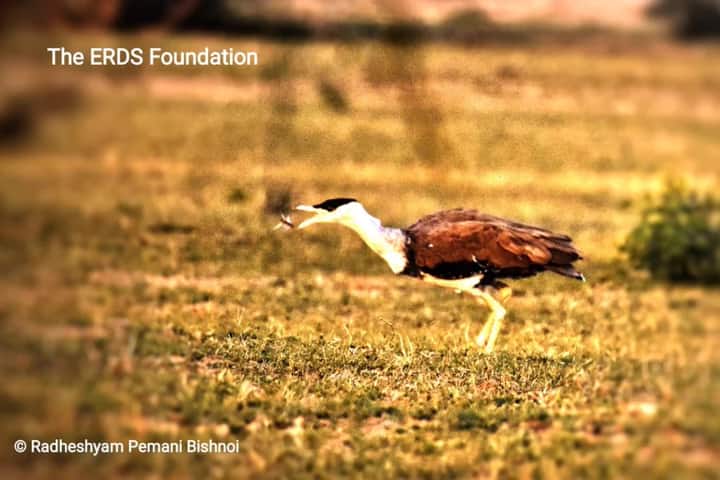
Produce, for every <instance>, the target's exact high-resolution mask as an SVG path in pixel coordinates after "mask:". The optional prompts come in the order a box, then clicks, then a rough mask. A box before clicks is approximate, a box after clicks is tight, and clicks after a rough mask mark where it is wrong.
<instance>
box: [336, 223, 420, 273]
mask: <svg viewBox="0 0 720 480" xmlns="http://www.w3.org/2000/svg"><path fill="white" fill-rule="evenodd" d="M340 223H341V224H342V225H345V226H346V227H348V228H351V229H353V230H355V231H356V232H357V234H358V235H360V238H362V239H363V241H364V242H365V243H366V244H367V245H368V247H370V248H371V249H372V251H373V252H375V253H377V254H378V255H380V256H381V257H382V258H383V259H384V260H385V261H386V262H387V264H388V265H389V266H390V269H391V270H392V271H393V273H400V272H402V271H403V270H404V269H405V266H406V265H407V257H406V256H405V234H404V233H403V231H402V230H400V229H399V228H389V227H383V226H382V223H380V220H378V219H377V218H375V217H373V216H372V215H370V214H369V213H367V212H366V211H365V210H364V209H358V210H356V212H354V214H353V215H352V216H350V217H346V218H343V219H342V220H341V221H340Z"/></svg>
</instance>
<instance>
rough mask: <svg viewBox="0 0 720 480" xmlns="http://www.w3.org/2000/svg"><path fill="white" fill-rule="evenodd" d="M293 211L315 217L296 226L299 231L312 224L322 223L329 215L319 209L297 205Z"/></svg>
mask: <svg viewBox="0 0 720 480" xmlns="http://www.w3.org/2000/svg"><path fill="white" fill-rule="evenodd" d="M295 210H299V211H301V212H310V213H314V214H315V216H313V217H310V218H308V219H306V220H305V221H303V222H301V223H300V224H299V225H298V226H297V228H299V229H302V228H307V227H309V226H310V225H312V224H314V223H323V222H325V221H327V220H326V218H327V215H328V214H329V212H326V211H325V210H322V209H320V208H315V207H311V206H309V205H298V206H297V207H295Z"/></svg>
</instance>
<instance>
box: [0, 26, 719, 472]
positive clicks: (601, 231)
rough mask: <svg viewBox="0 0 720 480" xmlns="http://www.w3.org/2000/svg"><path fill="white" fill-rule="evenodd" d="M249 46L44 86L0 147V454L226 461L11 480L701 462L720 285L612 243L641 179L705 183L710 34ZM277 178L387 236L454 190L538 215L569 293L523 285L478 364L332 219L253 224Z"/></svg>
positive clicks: (632, 215)
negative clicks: (161, 442) (621, 40)
mask: <svg viewBox="0 0 720 480" xmlns="http://www.w3.org/2000/svg"><path fill="white" fill-rule="evenodd" d="M72 41H73V42H76V44H78V45H82V44H84V43H87V42H93V41H97V40H92V39H87V38H77V39H72ZM112 41H114V42H118V43H122V42H127V39H113V40H112ZM158 41H162V42H166V43H169V44H170V45H173V44H183V45H186V44H189V42H191V40H187V39H171V40H166V39H163V40H158ZM195 41H199V40H195ZM208 41H211V42H213V43H215V42H217V43H222V42H223V41H222V40H208ZM228 44H232V45H233V46H237V43H236V42H228ZM258 50H259V51H260V54H261V61H262V63H263V66H262V68H260V69H256V70H243V71H242V72H224V73H222V74H221V75H216V74H206V73H203V72H201V71H193V72H184V73H188V75H183V74H182V73H183V72H181V71H172V70H170V71H163V72H151V71H145V72H144V73H143V74H142V75H140V76H138V77H134V76H129V77H128V78H125V77H123V78H122V79H120V80H118V78H117V74H115V75H113V74H112V73H110V74H108V73H107V72H102V73H98V72H87V71H82V70H79V71H73V72H65V73H62V74H61V73H58V77H56V78H67V79H70V80H71V81H72V82H74V83H75V84H77V85H84V83H83V82H85V81H87V82H88V83H87V85H89V90H88V92H87V95H86V96H85V97H84V100H83V102H82V105H81V106H80V107H78V108H77V109H76V110H73V111H70V112H67V113H54V114H51V115H48V116H47V117H42V118H41V120H40V121H39V123H38V124H37V126H36V128H35V130H34V131H33V132H32V136H31V137H29V138H28V139H27V140H26V141H25V142H24V143H22V144H19V145H14V146H12V147H7V148H5V149H4V150H2V151H0V171H1V175H0V208H1V211H2V218H3V221H2V224H0V242H1V244H0V267H1V268H2V269H3V272H4V275H3V278H2V280H0V282H1V283H0V288H1V289H2V292H3V294H2V295H0V317H1V318H2V319H3V322H2V336H1V337H0V338H1V340H0V346H1V347H2V351H3V362H2V366H0V371H1V372H2V375H3V389H2V394H1V395H2V396H1V397H0V400H1V401H2V404H3V409H2V423H3V429H2V436H3V442H4V444H5V445H9V444H10V443H9V442H10V441H11V440H14V439H15V438H43V439H52V438H56V437H62V438H64V439H67V440H70V439H82V438H86V437H87V438H90V439H95V440H98V439H108V440H123V439H127V438H144V439H167V440H171V439H176V438H215V439H233V440H234V439H239V440H240V441H241V444H242V452H241V453H240V454H238V455H229V456H228V455H226V456H223V455H203V456H197V457H193V456H190V455H174V456H173V455H170V456H157V455H156V456H134V455H117V456H112V457H97V458H92V457H79V456H72V457H69V456H44V457H38V456H29V455H24V456H19V455H14V454H12V453H10V451H9V450H8V449H3V451H2V452H1V453H0V456H2V458H3V459H4V462H3V464H4V465H5V466H4V467H2V468H3V469H4V470H6V473H7V474H8V475H16V476H20V475H22V476H23V477H38V478H41V477H48V476H54V477H58V476H68V477H77V476H109V477H127V476H130V477H146V476H148V475H157V476H159V475H167V476H173V477H193V476H200V475H203V476H208V475H209V476H213V477H228V478H230V477H232V478H237V477H240V478H282V477H287V476H292V477H294V478H297V477H307V478H332V477H336V476H345V477H355V478H388V477H423V478H432V477H462V478H468V477H476V478H581V477H583V478H584V477H588V478H607V477H614V476H622V477H627V478H639V477H645V478H668V477H672V478H711V477H712V476H713V475H715V474H716V472H717V470H718V466H719V465H720V460H719V459H718V455H719V454H720V417H718V415H717V410H718V407H720V405H719V404H718V398H720V391H719V389H720V378H719V376H718V365H720V358H719V356H718V355H719V354H718V351H717V348H716V347H715V346H716V345H717V344H718V340H720V339H719V338H718V328H717V327H718V326H717V320H718V312H719V311H720V296H718V293H717V291H716V290H711V289H703V288H688V287H683V288H669V287H666V286H662V285H653V284H651V283H650V282H648V281H647V279H645V277H644V276H643V275H642V274H641V273H637V272H632V271H630V270H629V269H628V267H627V266H626V265H625V263H624V262H623V260H622V259H621V258H619V257H618V253H617V245H618V243H619V241H620V240H621V239H622V238H623V236H624V235H625V233H626V232H627V231H628V230H629V229H630V228H631V227H632V225H633V222H634V221H635V220H636V218H637V214H638V207H639V206H640V204H641V202H642V198H643V196H644V195H645V194H648V193H653V192H656V191H658V190H659V188H660V187H661V185H662V183H663V180H664V178H665V177H666V176H668V175H672V176H678V175H682V176H684V177H686V178H687V180H688V181H689V182H690V183H691V184H692V185H694V186H695V187H697V188H700V189H706V190H709V189H713V188H716V187H717V177H718V174H719V173H720V162H718V161H717V159H718V158H720V141H719V140H720V139H719V137H718V136H717V131H719V129H720V115H719V113H718V112H720V96H719V95H718V92H720V88H717V87H718V86H720V75H718V71H717V69H716V67H715V65H716V63H717V62H716V60H717V54H718V52H717V50H716V49H713V48H708V47H694V48H692V49H691V48H687V49H682V48H679V47H673V48H672V49H670V50H668V51H665V50H661V51H656V52H654V53H652V54H645V53H644V52H639V51H636V52H633V51H627V52H623V53H621V54H617V55H615V54H609V53H598V52H594V53H589V52H582V51H578V50H577V49H573V50H567V51H563V50H557V49H551V50H543V49H541V48H535V49H533V50H532V51H523V50H511V49H489V50H463V49H454V48H449V47H443V46H432V47H426V48H425V49H424V50H423V51H421V52H417V51H416V52H397V51H394V52H388V51H386V50H384V49H382V48H381V47H380V46H379V45H367V46H363V45H355V46H352V47H350V46H347V45H346V46H334V45H327V44H320V45H306V46H298V47H291V46H279V45H272V44H260V45H258ZM288 52H289V54H290V56H291V57H292V58H293V59H294V60H293V62H291V64H290V65H284V66H283V68H282V69H280V70H279V71H281V72H284V73H282V74H278V73H277V71H278V69H277V65H275V66H272V65H273V64H272V62H274V61H275V59H278V58H287V56H288ZM282 55H285V56H284V57H282ZM383 58H389V59H392V63H391V64H386V63H383V60H382V59H383ZM277 61H278V62H279V61H280V60H277ZM418 62H420V63H418ZM418 65H419V66H420V67H422V68H419V66H418ZM25 68H27V69H28V70H27V71H29V72H37V71H38V70H37V69H38V67H37V65H36V64H33V63H32V62H30V63H29V64H28V65H26V67H25ZM272 68H275V70H274V71H275V73H273V74H272V75H270V74H268V73H267V72H268V70H272ZM190 73H191V74H190ZM34 75H35V73H32V74H30V76H31V77H32V78H37V77H35V76H34ZM64 75H65V76H66V77H63V76H64ZM278 75H280V78H278ZM321 79H329V80H331V81H333V84H334V85H336V86H337V85H340V86H341V87H340V88H341V91H342V94H343V95H344V96H345V97H346V100H347V103H348V105H349V111H348V113H345V114H343V113H338V112H336V111H334V110H332V109H331V108H328V106H326V105H324V104H323V101H322V96H321V95H319V94H318V90H317V84H318V82H319V81H321ZM114 82H119V83H114ZM407 82H413V84H415V86H414V87H413V88H414V89H416V90H415V93H416V94H417V92H422V94H423V97H422V98H423V99H425V98H426V97H427V98H428V99H429V103H428V104H426V103H425V100H420V99H419V98H420V97H418V96H417V95H410V96H408V95H404V94H403V89H404V88H406V87H407ZM418 82H420V83H421V84H422V85H421V86H422V88H421V89H418V88H419V87H418V86H417V83H418ZM408 102H410V103H408ZM413 102H416V103H413ZM426 105H431V108H430V110H427V109H426ZM428 111H430V112H431V113H432V114H433V115H435V114H436V113H437V114H440V117H439V119H438V118H435V117H433V116H428V115H427V112H428ZM408 112H410V113H408ZM413 112H414V113H413ZM418 112H419V114H418V115H416V113H418ZM433 112H434V113H433ZM418 122H419V123H418ZM414 129H420V131H429V132H432V135H433V136H434V140H433V142H435V143H430V144H428V143H427V142H422V141H418V138H417V137H416V136H414V132H415V131H416V130H414ZM280 133H281V134H282V135H280ZM420 140H422V139H420ZM438 146H441V147H442V149H441V150H438V149H437V148H438ZM438 152H441V153H442V154H441V155H438ZM283 189H284V190H286V192H285V193H287V194H289V195H290V196H291V197H292V198H293V200H294V201H298V202H299V201H301V200H302V201H311V202H314V201H319V200H322V199H324V198H328V197H332V196H338V195H352V196H354V197H357V198H360V199H362V200H363V201H364V202H365V204H366V205H367V207H368V209H369V210H370V211H371V212H374V213H376V214H377V215H378V216H380V217H381V218H383V219H384V220H385V221H386V222H387V223H388V224H396V225H404V224H408V223H410V222H412V221H413V220H414V219H415V218H417V217H418V216H419V215H421V214H424V213H427V212H431V211H434V210H437V209H440V208H446V207H454V206H458V205H464V206H475V207H478V208H481V209H483V210H485V211H488V212H492V213H495V214H499V215H506V216H510V217H513V218H517V219H520V220H524V221H528V222H531V223H536V224H542V225H545V226H548V227H551V228H554V229H558V230H561V231H564V232H568V233H570V234H572V235H573V236H574V237H575V239H576V240H577V243H578V245H579V246H580V247H581V249H583V250H584V251H585V253H586V255H587V257H588V261H587V262H585V263H584V264H583V267H582V268H583V270H584V271H585V273H586V275H587V277H588V279H589V281H588V283H586V284H577V283H573V282H568V281H564V280H563V279H560V278H557V277H552V276H549V275H548V276H544V277H541V278H537V279H533V280H529V281H524V282H518V283H517V284H516V287H517V292H518V293H517V295H516V297H515V298H514V299H513V300H512V304H511V310H510V311H511V313H510V315H509V320H508V322H507V323H506V326H505V329H504V331H503V334H502V336H501V337H500V342H499V349H498V350H499V351H498V353H497V354H495V355H491V356H484V355H481V354H479V352H478V351H477V350H476V349H475V348H474V347H473V346H472V344H471V343H470V342H469V341H468V337H469V338H472V336H473V335H474V334H475V333H476V330H477V329H478V328H479V327H480V325H481V322H482V319H483V318H482V316H483V315H484V312H482V311H481V310H479V309H478V308H477V306H476V305H475V304H474V303H473V302H472V301H471V300H469V299H466V298H463V297H460V296H456V295H453V294H452V293H450V292H447V291H441V290H439V289H436V288H432V287H428V286H425V285H423V284H420V283H418V282H415V281H413V280H410V279H403V278H395V277H393V276H392V275H391V274H389V272H387V271H386V267H385V266H384V264H383V263H382V262H381V260H379V259H377V258H375V257H373V255H372V254H371V253H370V252H369V251H367V250H366V248H365V247H364V246H363V245H362V244H361V242H360V241H359V240H358V239H357V238H356V237H354V236H353V235H352V234H351V233H349V232H345V231H339V230H337V229H332V228H318V229H317V230H315V231H312V230H311V231H308V232H303V233H292V234H282V233H278V232H271V231H270V228H271V227H272V225H274V224H275V223H276V222H277V218H275V217H273V216H269V215H266V214H264V213H263V210H264V209H265V208H266V203H267V198H266V197H267V195H268V194H269V192H270V193H272V192H275V193H272V194H276V193H277V192H280V193H283V192H284V190H283ZM8 475H6V477H7V478H10V477H9V476H8Z"/></svg>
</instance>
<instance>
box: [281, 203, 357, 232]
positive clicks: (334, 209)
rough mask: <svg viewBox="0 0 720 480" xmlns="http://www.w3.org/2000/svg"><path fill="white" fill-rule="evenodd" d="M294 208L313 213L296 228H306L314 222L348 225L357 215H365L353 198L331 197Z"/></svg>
mask: <svg viewBox="0 0 720 480" xmlns="http://www.w3.org/2000/svg"><path fill="white" fill-rule="evenodd" d="M295 210H299V211H301V212H310V213H313V214H314V215H313V216H312V217H310V218H308V219H306V220H305V221H303V222H302V223H300V224H299V225H298V226H297V228H307V227H309V226H310V225H313V224H315V223H339V224H341V225H350V224H352V223H354V221H355V220H356V219H357V218H358V216H362V215H367V212H365V209H364V208H363V206H362V204H361V203H360V202H358V201H357V200H355V199H354V198H331V199H329V200H325V201H324V202H321V203H318V204H315V205H312V206H311V205H298V206H297V207H295Z"/></svg>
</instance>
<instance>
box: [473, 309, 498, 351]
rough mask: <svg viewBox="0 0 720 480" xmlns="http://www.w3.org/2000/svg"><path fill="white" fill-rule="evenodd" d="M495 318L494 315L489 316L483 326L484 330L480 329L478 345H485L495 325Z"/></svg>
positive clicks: (477, 339) (481, 346)
mask: <svg viewBox="0 0 720 480" xmlns="http://www.w3.org/2000/svg"><path fill="white" fill-rule="evenodd" d="M493 321H494V318H493V316H492V315H490V316H489V317H488V319H487V320H486V321H485V325H484V326H483V328H482V330H480V334H478V336H477V337H475V343H476V344H477V346H478V347H480V348H483V347H484V346H485V342H486V341H487V338H488V335H490V329H491V328H492V326H493Z"/></svg>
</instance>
